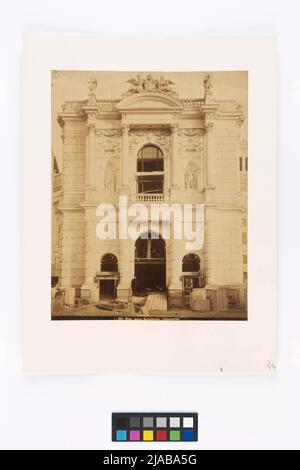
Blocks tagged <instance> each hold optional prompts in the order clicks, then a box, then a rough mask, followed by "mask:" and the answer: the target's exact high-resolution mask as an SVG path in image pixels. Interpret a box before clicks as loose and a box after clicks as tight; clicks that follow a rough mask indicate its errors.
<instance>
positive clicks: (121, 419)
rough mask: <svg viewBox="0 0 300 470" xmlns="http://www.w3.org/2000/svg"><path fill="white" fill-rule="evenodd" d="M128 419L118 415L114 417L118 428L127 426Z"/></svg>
mask: <svg viewBox="0 0 300 470" xmlns="http://www.w3.org/2000/svg"><path fill="white" fill-rule="evenodd" d="M127 423H128V419H127V418H126V417H124V416H118V417H117V419H116V425H117V427H119V428H127Z"/></svg>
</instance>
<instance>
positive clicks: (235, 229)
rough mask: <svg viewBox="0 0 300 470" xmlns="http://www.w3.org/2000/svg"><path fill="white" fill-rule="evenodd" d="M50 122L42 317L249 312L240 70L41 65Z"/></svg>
mask: <svg viewBox="0 0 300 470" xmlns="http://www.w3.org/2000/svg"><path fill="white" fill-rule="evenodd" d="M51 125H52V131H51V140H52V142H51V158H52V162H51V168H52V204H51V208H52V214H51V221H52V222H51V235H52V236H51V251H52V259H51V318H52V320H85V319H93V320H96V319H99V320H215V321H217V320H232V321H239V320H244V321H245V320H247V319H248V316H247V271H248V270H247V264H248V263H247V238H248V237H247V232H248V230H247V227H248V218H247V187H248V184H247V183H248V73H247V71H228V72H226V71H220V72H218V71H213V72H211V71H209V70H208V71H203V72H193V71H191V72H169V71H168V72H164V71H157V72H154V71H151V72H138V71H137V72H132V71H130V72H124V71H123V72H116V71H114V72H112V71H107V72H104V71H71V70H52V76H51ZM49 289H50V286H49Z"/></svg>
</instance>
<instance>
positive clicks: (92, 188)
mask: <svg viewBox="0 0 300 470" xmlns="http://www.w3.org/2000/svg"><path fill="white" fill-rule="evenodd" d="M95 121H96V116H95V113H88V120H87V129H88V134H87V151H86V167H85V168H86V178H85V216H84V224H85V246H84V284H83V285H82V287H81V297H83V298H86V299H87V300H89V302H90V303H94V302H97V301H98V298H99V296H98V288H97V285H96V284H95V282H94V277H95V274H96V271H97V269H96V268H95V259H96V257H97V253H95V250H96V202H95V192H96V180H95V177H96V175H95V173H96V170H95V166H96V165H95V160H96V125H95Z"/></svg>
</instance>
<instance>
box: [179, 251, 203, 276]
mask: <svg viewBox="0 0 300 470" xmlns="http://www.w3.org/2000/svg"><path fill="white" fill-rule="evenodd" d="M199 271H200V258H199V256H198V255H196V254H195V253H188V254H187V255H185V256H184V257H183V258H182V272H183V273H196V272H199Z"/></svg>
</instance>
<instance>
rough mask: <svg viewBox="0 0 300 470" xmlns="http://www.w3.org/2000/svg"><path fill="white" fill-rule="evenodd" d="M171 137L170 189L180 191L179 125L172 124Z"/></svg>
mask: <svg viewBox="0 0 300 470" xmlns="http://www.w3.org/2000/svg"><path fill="white" fill-rule="evenodd" d="M171 137H172V150H171V154H170V166H169V168H170V170H169V171H170V178H169V182H170V188H171V189H179V185H178V183H177V182H176V181H177V178H178V175H179V174H178V173H177V168H178V167H179V165H178V163H179V162H178V123H177V122H174V123H172V124H171Z"/></svg>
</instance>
